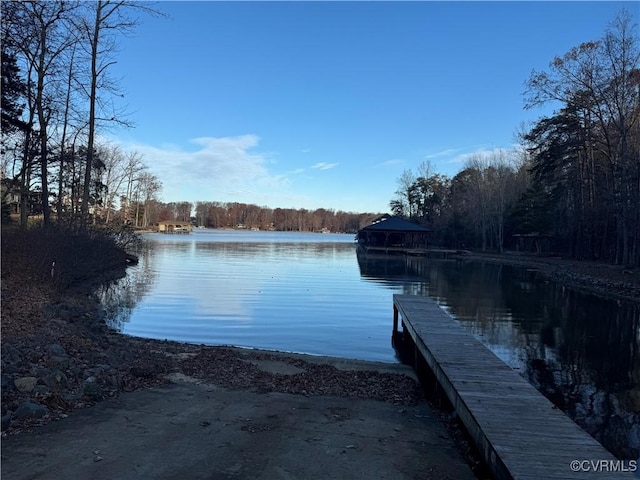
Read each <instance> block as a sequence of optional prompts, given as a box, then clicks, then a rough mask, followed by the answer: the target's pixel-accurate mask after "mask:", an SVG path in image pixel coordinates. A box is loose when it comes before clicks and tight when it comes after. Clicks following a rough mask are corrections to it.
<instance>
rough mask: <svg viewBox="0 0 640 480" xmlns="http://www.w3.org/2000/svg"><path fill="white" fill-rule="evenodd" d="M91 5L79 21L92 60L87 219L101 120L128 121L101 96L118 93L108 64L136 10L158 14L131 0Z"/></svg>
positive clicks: (85, 197) (85, 198) (133, 22)
mask: <svg viewBox="0 0 640 480" xmlns="http://www.w3.org/2000/svg"><path fill="white" fill-rule="evenodd" d="M88 5H89V7H88V10H89V13H90V15H87V16H86V17H82V18H80V19H79V21H77V22H76V25H77V28H78V31H79V32H80V34H81V36H82V38H83V39H84V43H83V45H84V48H85V51H86V53H87V54H88V56H89V62H90V69H89V88H88V90H87V91H86V94H87V97H88V99H89V120H88V124H89V131H88V139H87V160H86V165H85V174H84V190H83V200H82V217H83V222H86V219H87V216H88V212H89V191H90V185H91V171H92V168H93V156H94V143H95V137H96V129H97V127H98V123H99V122H100V121H101V120H102V121H111V122H118V123H121V124H125V125H126V124H127V123H126V120H125V119H124V118H123V117H122V116H121V114H120V113H118V112H116V111H115V109H114V106H113V104H109V103H108V102H106V100H105V99H104V98H100V97H99V93H106V92H110V93H112V94H113V93H115V87H114V85H113V83H111V82H110V81H109V78H108V75H107V74H108V69H109V67H111V66H112V65H113V64H115V63H116V61H115V59H114V55H115V52H116V38H117V36H118V35H119V34H126V33H127V32H128V31H130V30H132V29H133V28H134V27H135V26H136V25H137V24H138V20H137V18H135V17H134V16H133V14H134V13H136V12H145V13H149V14H153V15H158V14H159V12H157V11H156V10H154V9H152V8H150V7H149V6H148V4H144V3H140V2H134V1H128V0H97V1H96V2H93V3H91V4H88ZM101 115H102V116H101Z"/></svg>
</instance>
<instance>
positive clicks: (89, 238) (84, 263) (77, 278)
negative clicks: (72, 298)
mask: <svg viewBox="0 0 640 480" xmlns="http://www.w3.org/2000/svg"><path fill="white" fill-rule="evenodd" d="M125 265H126V253H125V251H124V249H123V248H121V247H120V246H119V245H118V239H117V236H116V235H115V234H114V232H112V231H109V230H101V229H88V230H82V231H74V230H71V229H68V228H64V227H60V226H52V227H49V228H43V227H33V228H29V229H25V230H20V229H6V230H5V231H3V235H2V277H3V278H6V277H8V276H11V275H20V276H23V277H26V278H24V280H29V281H33V282H37V283H46V284H51V285H52V286H53V287H54V288H56V289H57V290H61V289H66V288H69V287H71V286H82V285H83V284H86V283H90V282H91V280H93V279H96V278H98V277H103V276H104V275H105V273H106V272H107V271H109V270H112V269H114V268H119V269H121V270H122V273H124V268H125Z"/></svg>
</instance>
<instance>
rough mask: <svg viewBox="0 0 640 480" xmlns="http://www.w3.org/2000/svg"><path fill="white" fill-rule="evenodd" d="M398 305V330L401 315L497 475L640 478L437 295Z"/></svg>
mask: <svg viewBox="0 0 640 480" xmlns="http://www.w3.org/2000/svg"><path fill="white" fill-rule="evenodd" d="M393 308H394V330H395V329H396V328H397V326H398V319H399V318H401V320H402V322H401V325H402V331H403V332H404V334H405V335H410V336H411V338H412V340H413V343H414V344H415V348H416V353H419V354H420V355H421V357H422V358H423V359H424V361H425V362H426V364H427V365H428V366H429V368H430V369H431V371H432V372H433V373H434V375H435V378H436V379H437V381H438V383H439V385H440V387H441V388H442V390H443V391H444V392H445V394H446V395H447V397H448V399H449V401H450V402H451V404H452V405H453V407H454V408H455V410H456V413H457V415H458V416H459V418H460V420H461V421H462V422H463V424H464V425H465V428H466V429H467V430H468V432H469V434H470V435H471V437H472V438H473V439H474V441H475V443H476V446H477V447H478V450H479V451H480V453H481V454H482V456H483V457H484V460H485V462H486V463H487V465H488V466H489V468H490V469H491V471H492V473H493V474H494V475H495V477H496V478H498V479H515V480H529V479H534V478H537V479H542V478H554V479H567V480H569V479H578V478H579V479H586V478H598V479H613V478H616V479H621V478H633V477H634V475H633V474H632V473H631V472H629V471H626V470H625V469H624V465H623V464H620V463H619V462H618V460H616V459H615V457H614V456H613V455H611V453H609V451H607V450H606V449H605V448H604V447H603V446H602V445H601V444H600V443H598V442H597V441H596V440H595V439H594V438H593V437H591V436H590V435H589V434H588V433H587V432H585V431H584V430H583V429H581V428H580V427H579V426H578V425H577V424H576V423H575V422H573V421H572V420H571V419H570V418H569V417H568V416H567V415H565V414H564V413H563V412H562V411H561V410H559V409H558V408H556V407H555V406H554V405H553V404H552V403H551V402H550V401H549V400H548V399H547V398H546V397H544V395H542V394H541V393H540V392H538V391H537V390H536V389H535V388H534V387H533V386H532V385H530V384H529V383H528V382H527V381H526V380H525V379H524V378H523V377H522V376H520V375H519V374H518V373H517V372H516V371H514V370H513V369H512V368H511V367H509V366H508V365H507V364H505V363H504V362H503V361H502V360H500V359H499V358H498V357H497V356H496V355H495V354H494V353H493V352H491V351H490V350H489V349H488V348H486V347H485V346H484V345H483V344H482V343H481V342H480V341H478V340H477V339H476V338H475V337H473V336H472V335H471V334H470V333H469V332H467V331H466V330H465V329H464V327H462V326H461V325H460V324H459V323H458V322H457V321H456V320H455V319H453V318H452V317H451V316H450V315H449V314H447V313H446V312H445V311H444V310H443V309H442V308H440V307H439V306H438V305H437V304H436V303H435V302H434V301H433V300H431V299H429V298H428V297H422V296H417V295H399V294H396V295H394V296H393ZM394 333H395V332H394ZM574 460H577V461H581V462H584V461H587V462H589V461H593V462H598V461H605V462H610V463H609V465H610V467H611V468H607V469H602V468H600V469H598V468H593V465H592V464H583V465H584V466H585V467H588V468H580V469H579V470H580V471H573V470H572V469H571V462H572V461H574ZM621 465H623V467H622V469H620V468H618V467H620V466H621ZM612 469H617V471H611V470H612ZM585 470H588V471H585ZM595 470H597V471H595ZM607 470H608V471H607Z"/></svg>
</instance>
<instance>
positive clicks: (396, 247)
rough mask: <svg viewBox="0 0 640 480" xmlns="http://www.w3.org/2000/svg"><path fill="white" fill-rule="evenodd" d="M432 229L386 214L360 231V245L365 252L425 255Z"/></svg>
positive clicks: (358, 239) (358, 237) (358, 238)
mask: <svg viewBox="0 0 640 480" xmlns="http://www.w3.org/2000/svg"><path fill="white" fill-rule="evenodd" d="M430 233H431V229H429V228H426V227H423V226H421V225H418V224H415V223H411V222H408V221H406V220H404V219H402V218H400V217H395V216H391V215H385V216H383V217H380V218H378V219H376V220H374V221H373V223H372V224H371V225H369V226H367V227H364V228H363V229H361V230H359V231H358V236H357V241H358V247H359V248H360V249H362V250H363V251H364V252H365V253H381V254H395V253H399V254H408V255H424V254H425V252H426V250H427V240H428V237H429V234H430Z"/></svg>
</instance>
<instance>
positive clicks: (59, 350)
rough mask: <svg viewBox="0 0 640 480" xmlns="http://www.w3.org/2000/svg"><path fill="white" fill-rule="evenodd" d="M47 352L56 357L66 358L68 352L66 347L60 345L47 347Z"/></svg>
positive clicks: (55, 344)
mask: <svg viewBox="0 0 640 480" xmlns="http://www.w3.org/2000/svg"><path fill="white" fill-rule="evenodd" d="M47 351H48V352H49V353H50V354H51V355H52V356H54V357H59V356H62V355H64V356H66V355H67V352H66V351H65V349H64V347H63V346H62V345H60V344H59V343H52V344H51V345H47Z"/></svg>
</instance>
